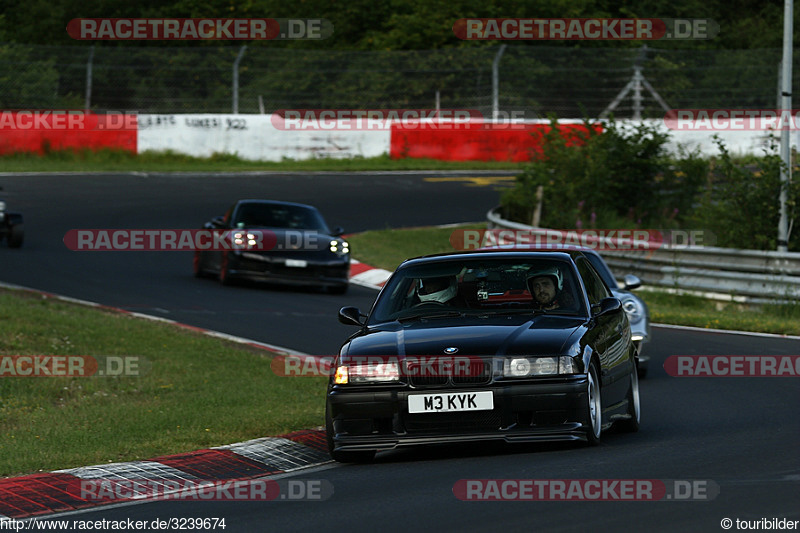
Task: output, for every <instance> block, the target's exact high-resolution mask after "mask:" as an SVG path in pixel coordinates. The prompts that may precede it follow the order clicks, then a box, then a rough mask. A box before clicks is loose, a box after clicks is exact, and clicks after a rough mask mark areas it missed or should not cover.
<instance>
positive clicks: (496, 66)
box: [492, 44, 507, 120]
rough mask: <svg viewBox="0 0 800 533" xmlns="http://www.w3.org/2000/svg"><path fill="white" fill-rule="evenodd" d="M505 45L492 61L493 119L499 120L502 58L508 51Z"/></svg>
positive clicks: (501, 46)
mask: <svg viewBox="0 0 800 533" xmlns="http://www.w3.org/2000/svg"><path fill="white" fill-rule="evenodd" d="M506 46H507V45H505V44H503V45H500V50H498V51H497V55H496V56H494V61H492V119H494V120H497V118H498V116H499V115H500V73H499V70H500V58H501V57H502V56H503V52H505V51H506Z"/></svg>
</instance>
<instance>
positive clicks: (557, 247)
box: [479, 243, 600, 255]
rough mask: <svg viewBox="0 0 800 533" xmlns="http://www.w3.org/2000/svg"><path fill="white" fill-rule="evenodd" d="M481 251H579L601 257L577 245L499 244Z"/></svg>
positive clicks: (590, 249) (594, 251) (593, 250)
mask: <svg viewBox="0 0 800 533" xmlns="http://www.w3.org/2000/svg"><path fill="white" fill-rule="evenodd" d="M479 250H520V251H524V252H561V251H571V250H574V251H578V252H582V253H584V254H586V253H590V254H595V255H600V254H599V252H598V251H597V250H595V249H594V248H589V247H588V246H580V245H576V244H560V243H552V244H498V245H497V246H487V247H486V248H479Z"/></svg>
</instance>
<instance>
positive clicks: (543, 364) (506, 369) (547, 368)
mask: <svg viewBox="0 0 800 533" xmlns="http://www.w3.org/2000/svg"><path fill="white" fill-rule="evenodd" d="M577 372H578V367H577V365H576V363H575V359H574V358H573V357H571V356H569V355H560V356H549V357H514V358H512V359H506V360H505V361H504V363H503V377H507V378H528V377H533V376H556V375H558V374H576V373H577Z"/></svg>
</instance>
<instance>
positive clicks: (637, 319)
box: [581, 248, 650, 378]
mask: <svg viewBox="0 0 800 533" xmlns="http://www.w3.org/2000/svg"><path fill="white" fill-rule="evenodd" d="M581 251H582V252H583V253H584V255H586V257H587V258H588V259H589V262H590V263H592V266H593V267H594V268H595V270H597V273H598V274H600V277H602V278H603V281H605V282H606V285H608V287H609V288H610V289H611V292H612V293H613V294H614V296H616V297H617V298H619V299H620V301H621V302H622V308H623V309H624V310H625V313H626V314H627V315H628V322H630V324H631V338H632V340H633V344H634V345H635V346H636V350H637V351H638V352H639V367H638V368H639V377H642V378H643V377H645V375H647V365H648V363H649V362H650V356H649V355H647V354H644V353H643V350H642V349H643V347H644V346H643V345H644V343H646V342H647V341H648V340H650V311H649V310H648V309H647V304H645V303H644V300H642V299H641V298H639V297H638V296H636V295H635V294H633V292H631V291H633V290H634V289H636V288H639V287H641V285H642V281H641V280H640V279H639V278H638V277H637V276H634V275H633V274H627V275H626V276H625V277H624V278H623V280H624V281H623V282H622V284H620V283H619V282H618V281H617V279H616V278H615V277H614V274H612V272H611V269H610V268H609V267H608V265H607V264H606V262H605V261H604V260H603V258H602V257H600V254H599V253H597V251H595V250H592V249H590V248H581Z"/></svg>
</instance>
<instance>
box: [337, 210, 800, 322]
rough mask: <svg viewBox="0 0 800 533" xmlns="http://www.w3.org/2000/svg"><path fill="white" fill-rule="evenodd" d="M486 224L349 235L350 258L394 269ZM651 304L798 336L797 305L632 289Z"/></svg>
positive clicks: (683, 318) (671, 318)
mask: <svg viewBox="0 0 800 533" xmlns="http://www.w3.org/2000/svg"><path fill="white" fill-rule="evenodd" d="M485 227H486V224H485V223H477V224H468V225H459V226H457V227H449V228H410V229H387V230H377V231H367V232H364V233H359V234H356V235H351V236H349V237H348V239H347V240H348V241H349V242H350V244H351V249H352V250H353V254H354V256H355V257H356V258H357V259H358V260H359V261H362V262H364V263H367V264H369V265H372V266H375V267H378V268H384V269H386V270H389V271H393V270H394V269H396V268H397V266H398V265H399V264H400V263H402V262H403V260H404V259H407V258H409V257H416V256H420V255H426V254H433V253H443V252H452V251H453V247H452V245H451V244H450V236H451V235H452V233H453V231H454V230H456V229H482V228H485ZM636 294H637V295H638V296H639V297H641V298H642V299H643V300H644V301H645V302H646V303H647V306H648V307H649V308H650V320H651V321H652V322H661V323H667V324H676V325H680V326H696V327H701V328H714V329H729V330H742V331H757V332H762V333H777V334H783V335H800V303H797V304H795V305H777V304H775V305H759V306H757V305H745V304H739V303H734V302H716V301H712V300H707V299H704V298H701V297H699V296H693V295H673V294H669V293H667V292H666V291H659V290H658V289H654V288H653V289H652V290H647V291H644V290H640V291H637V293H636Z"/></svg>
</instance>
